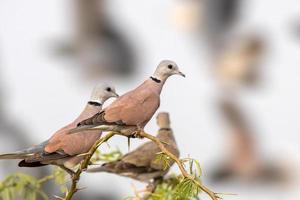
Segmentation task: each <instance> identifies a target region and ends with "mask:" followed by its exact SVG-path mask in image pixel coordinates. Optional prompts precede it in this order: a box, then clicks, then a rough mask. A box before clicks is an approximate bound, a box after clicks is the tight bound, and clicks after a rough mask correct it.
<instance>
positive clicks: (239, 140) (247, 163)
mask: <svg viewBox="0 0 300 200" xmlns="http://www.w3.org/2000/svg"><path fill="white" fill-rule="evenodd" d="M219 108H220V110H221V112H222V115H223V118H224V120H225V121H226V123H227V124H228V128H229V132H230V135H229V137H227V138H228V140H229V148H230V152H229V153H230V154H229V155H230V157H229V158H227V161H225V163H223V164H222V165H219V166H221V167H219V169H217V170H216V171H215V172H214V173H213V175H212V180H213V181H215V182H219V181H228V180H231V179H239V180H242V181H254V182H268V183H284V182H288V181H289V174H288V171H287V169H286V168H285V166H283V165H280V164H279V162H278V163H277V162H274V160H272V161H265V160H262V158H261V157H260V155H259V152H258V151H257V149H258V147H257V145H256V142H255V138H254V136H253V133H254V130H253V129H252V128H251V126H250V125H249V119H247V118H246V115H245V114H244V113H242V112H241V109H240V108H239V107H238V106H237V104H236V102H234V101H232V100H221V102H220V103H219Z"/></svg>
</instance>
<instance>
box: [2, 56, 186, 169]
mask: <svg viewBox="0 0 300 200" xmlns="http://www.w3.org/2000/svg"><path fill="white" fill-rule="evenodd" d="M176 74H177V75H181V76H183V77H185V75H184V74H183V73H182V72H181V71H180V70H179V68H178V66H177V64H176V63H175V62H173V61H170V60H164V61H162V62H160V63H159V65H158V66H157V68H156V70H155V72H154V74H153V75H152V76H151V77H150V78H148V79H147V80H145V81H144V82H143V83H142V84H141V85H139V86H138V87H137V88H135V89H133V90H131V91H129V92H127V93H125V94H124V95H122V96H120V97H119V98H117V99H116V100H115V101H114V102H113V103H112V104H110V105H109V106H107V107H106V108H105V109H103V110H102V104H103V103H104V102H105V101H106V100H107V99H108V98H110V97H117V96H118V95H117V94H116V92H115V89H114V87H112V86H108V85H105V86H102V87H98V88H96V89H95V90H94V91H93V94H92V98H91V100H90V101H89V102H88V104H87V105H86V107H85V109H84V110H83V111H82V113H81V114H80V115H79V117H78V118H77V119H76V120H75V121H73V122H72V123H70V124H68V125H67V126H65V127H63V128H61V129H60V130H58V131H57V132H55V133H54V135H53V136H52V137H51V138H50V139H49V140H47V141H45V142H43V143H41V144H39V145H36V146H33V147H30V148H28V149H24V150H21V151H17V152H13V153H8V154H2V155H0V159H22V161H21V162H20V163H19V166H20V167H39V166H44V165H49V164H50V165H57V166H59V167H61V168H63V169H64V170H66V171H67V172H68V173H70V174H71V175H73V174H74V172H73V171H72V168H73V167H74V166H76V165H77V164H79V163H80V162H81V161H82V160H83V159H84V154H85V153H87V152H88V151H89V150H90V148H91V147H92V146H93V144H94V143H95V141H96V140H97V139H99V138H100V137H101V134H102V132H101V130H103V127H104V128H105V130H114V131H122V130H123V129H126V127H136V130H138V131H142V130H143V129H144V127H145V125H146V124H147V123H148V122H149V121H150V119H151V118H152V116H153V115H154V113H155V112H156V110H157V109H158V107H159V105H160V93H161V90H162V87H163V85H164V83H165V82H166V80H167V79H168V77H170V76H172V75H176ZM77 126H79V127H77ZM72 130H75V132H76V134H75V133H74V134H71V132H72ZM76 130H77V131H76ZM130 130H132V129H130ZM80 155H81V156H80Z"/></svg>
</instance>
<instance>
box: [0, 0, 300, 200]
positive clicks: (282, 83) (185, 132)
mask: <svg viewBox="0 0 300 200" xmlns="http://www.w3.org/2000/svg"><path fill="white" fill-rule="evenodd" d="M178 2H180V1H174V0H165V1H159V0H152V1H140V0H132V1H122V0H111V1H106V5H105V6H106V12H107V14H108V16H109V18H110V20H111V22H112V23H113V24H114V25H113V26H114V27H115V30H117V31H120V32H122V33H123V35H124V37H125V38H126V39H127V40H128V41H129V42H130V43H131V44H132V48H133V51H134V54H135V56H136V61H137V62H136V66H137V70H136V71H135V72H134V74H133V75H132V76H130V77H129V78H124V79H118V78H116V77H114V78H106V79H105V80H108V81H110V82H113V83H114V84H115V86H116V88H117V91H118V92H119V93H120V94H122V93H124V92H126V91H128V90H130V89H132V88H133V87H135V86H136V85H137V84H139V83H141V82H142V81H143V80H144V79H145V78H147V77H149V76H150V75H151V73H152V72H153V71H154V69H155V67H156V65H157V64H158V63H159V61H160V60H162V59H171V60H174V61H176V62H177V64H178V65H179V66H180V68H181V70H182V71H183V72H184V73H185V74H186V75H187V77H186V78H185V79H183V78H180V77H172V78H171V79H170V80H168V82H167V84H166V86H165V88H164V90H163V92H162V97H161V106H160V108H159V110H160V111H168V112H170V113H171V120H172V128H173V130H174V132H175V134H176V138H177V141H178V144H179V146H180V150H181V155H182V156H183V157H186V156H188V155H190V156H191V157H193V158H196V159H198V160H199V161H200V163H201V165H202V168H203V171H204V175H203V179H204V183H208V185H209V186H210V187H211V188H213V189H214V190H215V191H219V192H229V193H236V194H238V196H225V197H224V199H228V200H229V199H242V200H247V199H249V200H250V199H251V200H253V199H257V200H265V199H267V200H269V199H270V200H275V199H278V200H279V199H286V200H288V199H299V198H300V192H299V184H293V185H291V186H288V187H285V186H269V185H265V184H256V185H253V184H250V183H249V184H239V183H227V184H214V183H210V182H209V180H208V177H207V174H208V173H209V171H210V169H211V168H212V166H214V165H217V164H218V163H222V162H221V161H222V160H224V157H225V156H226V155H225V153H224V151H223V150H224V148H225V146H226V145H225V144H224V141H225V138H226V136H227V135H226V133H225V132H224V124H223V122H222V121H221V120H220V118H219V114H218V113H217V110H216V109H215V104H216V100H215V97H216V96H218V95H219V90H218V86H217V85H216V83H215V81H214V78H213V76H212V73H211V68H210V66H209V64H210V62H209V59H207V51H206V48H207V47H206V46H205V45H203V42H201V39H200V38H201V37H200V33H195V32H191V31H187V30H182V29H181V28H180V27H178V24H176V23H174V12H175V9H174V8H175V7H176V5H177V4H178ZM181 3H182V2H181ZM73 6H74V5H73V2H72V1H70V0H64V1H62V0H43V1H39V0H27V1H17V0H2V1H1V2H0V27H1V29H0V80H1V81H0V82H1V88H2V89H3V91H2V93H3V95H2V97H1V102H2V101H3V104H4V106H5V109H4V110H5V115H8V117H9V118H11V119H12V120H14V123H15V124H16V126H18V127H19V128H21V129H22V130H23V129H24V130H25V133H26V134H27V135H26V137H28V138H30V142H29V144H28V143H27V144H26V145H31V144H36V143H39V142H42V141H44V140H45V139H47V138H49V137H50V136H51V134H52V133H53V132H54V131H56V130H57V129H58V128H59V127H61V126H63V125H64V124H66V123H68V122H70V121H71V120H72V119H73V118H74V117H75V116H76V115H77V114H78V113H79V112H80V111H81V109H82V108H83V106H84V104H85V102H86V101H87V100H88V98H89V95H90V92H91V90H92V88H93V86H94V84H95V83H96V82H101V81H103V80H102V79H100V78H99V80H89V79H88V78H83V77H82V76H84V75H82V73H84V70H83V71H80V73H78V68H77V67H76V63H75V62H74V61H70V60H68V59H57V58H55V56H53V55H52V54H51V47H53V46H54V45H55V44H54V43H55V41H56V39H57V38H58V39H59V38H66V39H68V38H71V37H72V36H73V35H74V29H73V28H72V24H74V19H73V14H72V8H73ZM244 6H247V12H244V13H243V17H242V19H241V21H242V25H241V27H240V28H241V29H242V30H243V31H245V30H246V31H252V30H253V29H255V30H258V32H260V33H261V34H262V35H263V37H264V39H265V40H266V44H267V53H266V59H265V60H264V62H263V65H264V67H263V74H264V81H263V84H262V85H263V87H261V88H260V89H258V90H252V89H244V90H242V91H241V93H242V95H240V97H241V99H240V102H241V104H242V105H244V107H245V109H244V111H246V113H247V115H249V116H250V118H251V121H252V124H254V126H255V128H256V130H257V131H256V133H255V134H256V136H255V137H256V138H257V141H258V143H259V148H260V149H259V152H260V153H261V155H262V157H263V158H264V159H266V160H271V161H275V162H287V163H291V164H292V166H294V168H293V171H292V174H293V176H295V178H296V179H297V178H298V173H299V170H300V165H299V163H300V160H299V153H300V149H299V141H300V134H299V132H300V123H299V119H300V118H299V113H300V95H299V92H298V91H299V89H298V87H299V85H300V78H299V73H300V68H299V64H300V39H299V38H295V37H294V35H293V33H291V32H292V30H291V29H290V24H291V22H292V21H293V20H294V19H295V18H296V17H297V16H299V11H300V3H299V1H296V0H285V1H271V0H264V1H259V0H249V1H247V2H246V5H244ZM179 26H180V25H179ZM146 130H147V131H148V132H149V133H155V132H156V130H157V128H156V124H155V120H151V122H150V123H149V124H148V125H147V127H146ZM1 137H2V139H0V144H1V145H0V151H1V152H7V151H14V150H17V149H19V148H22V147H24V146H26V145H24V146H22V147H18V146H13V145H10V144H11V143H10V142H6V141H7V139H6V137H7V135H6V134H5V133H3V134H2V133H1ZM2 141H3V142H2ZM21 142H22V141H21ZM138 144H140V141H136V140H135V141H132V145H133V146H132V148H133V147H134V146H137V145H138ZM110 145H111V146H112V147H116V146H118V147H120V148H121V149H122V151H124V152H126V151H127V148H126V146H127V143H126V139H125V138H116V139H113V140H112V141H111V142H110ZM4 162H6V161H0V164H2V163H4ZM30 170H35V169H29V170H27V171H30ZM174 170H177V169H176V167H174ZM0 172H1V171H0ZM5 175H6V174H5V173H4V172H2V173H1V174H0V178H1V179H3V178H4V177H5ZM81 181H82V182H80V186H87V187H88V189H86V190H83V191H81V192H82V193H92V192H94V193H101V192H105V193H111V194H114V195H118V199H121V197H125V196H128V195H131V194H132V186H131V183H132V182H133V181H131V180H129V179H126V178H120V177H117V176H113V175H107V174H91V175H89V174H87V175H84V176H83V177H82V179H81ZM134 184H136V185H138V186H140V185H139V184H137V183H136V182H134ZM203 199H207V198H206V197H204V195H203Z"/></svg>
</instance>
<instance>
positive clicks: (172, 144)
mask: <svg viewBox="0 0 300 200" xmlns="http://www.w3.org/2000/svg"><path fill="white" fill-rule="evenodd" d="M157 124H158V126H159V131H158V134H157V138H158V139H159V140H160V141H161V142H163V144H164V146H165V147H166V149H167V150H168V151H170V152H171V153H172V154H174V155H175V156H176V157H177V158H178V157H179V150H178V147H177V144H176V140H175V137H174V135H173V131H172V130H171V128H170V120H169V115H168V113H164V112H161V113H159V114H158V115H157ZM160 152H161V150H160V148H159V147H158V146H157V144H156V143H154V142H153V141H150V142H147V143H145V144H143V145H141V146H140V147H138V148H137V149H135V150H134V151H132V152H129V153H128V154H126V155H124V156H123V157H122V158H120V159H119V160H117V161H114V162H110V163H105V164H103V165H102V166H100V167H94V168H89V169H87V172H89V173H94V172H108V173H114V174H118V175H121V176H125V177H130V178H132V179H135V180H138V181H142V182H149V181H151V180H155V179H158V178H161V177H163V176H164V175H165V174H166V173H167V172H168V171H169V168H170V167H171V166H172V165H173V164H174V161H173V160H171V159H170V160H169V163H168V166H164V164H163V163H162V162H160V160H159V159H157V156H158V154H159V153H160Z"/></svg>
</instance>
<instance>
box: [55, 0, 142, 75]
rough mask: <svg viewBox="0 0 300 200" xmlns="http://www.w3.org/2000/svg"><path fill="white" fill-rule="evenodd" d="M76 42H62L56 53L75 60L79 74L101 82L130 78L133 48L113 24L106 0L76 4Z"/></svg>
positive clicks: (82, 0)
mask: <svg viewBox="0 0 300 200" xmlns="http://www.w3.org/2000/svg"><path fill="white" fill-rule="evenodd" d="M74 3H75V16H76V18H75V32H76V33H75V38H74V41H71V42H69V43H68V42H62V43H61V44H60V45H59V46H58V47H57V49H56V50H57V53H59V54H61V55H64V56H67V55H69V56H73V57H75V59H76V61H78V62H79V67H80V71H81V72H84V73H80V74H83V75H86V76H87V78H89V79H90V78H94V79H98V78H99V77H100V76H105V75H120V76H122V77H124V76H128V75H131V74H132V72H133V71H134V70H135V60H136V57H135V54H134V52H133V49H132V46H131V44H129V42H128V40H127V39H126V38H125V37H124V35H122V33H121V32H120V31H118V30H117V29H116V28H115V27H114V26H113V24H112V23H111V22H110V20H109V18H108V15H107V13H106V7H105V6H106V5H105V3H106V2H105V0H76V1H75V2H74Z"/></svg>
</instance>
